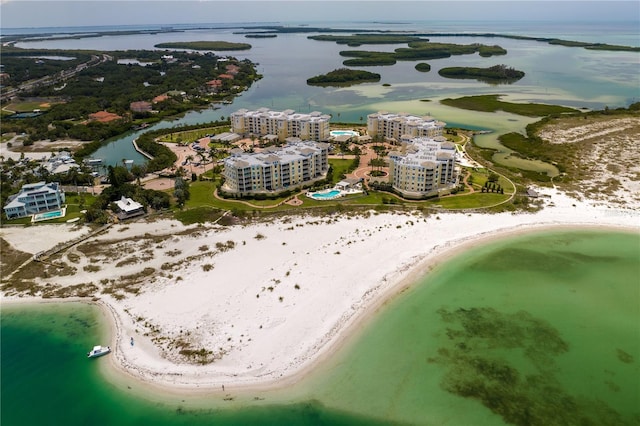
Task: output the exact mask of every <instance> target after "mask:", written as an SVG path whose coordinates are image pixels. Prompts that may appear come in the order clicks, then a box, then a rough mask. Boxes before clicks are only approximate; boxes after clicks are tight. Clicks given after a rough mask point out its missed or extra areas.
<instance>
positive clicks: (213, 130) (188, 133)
mask: <svg viewBox="0 0 640 426" xmlns="http://www.w3.org/2000/svg"><path fill="white" fill-rule="evenodd" d="M228 131H229V126H213V127H203V128H201V129H193V130H183V131H177V132H173V133H169V134H166V135H163V136H161V137H160V138H159V139H158V140H159V141H160V142H175V143H178V142H185V143H187V142H193V141H196V140H198V139H201V138H204V137H205V136H206V135H211V134H218V133H224V132H228ZM218 145H219V147H220V148H222V147H224V146H223V145H222V144H217V145H216V147H218Z"/></svg>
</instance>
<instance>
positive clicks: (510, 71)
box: [438, 65, 524, 84]
mask: <svg viewBox="0 0 640 426" xmlns="http://www.w3.org/2000/svg"><path fill="white" fill-rule="evenodd" d="M438 74H440V75H441V76H443V77H447V78H460V79H475V80H478V81H483V82H485V83H491V84H499V83H513V82H516V81H518V80H520V79H521V78H522V77H524V72H523V71H519V70H516V69H514V68H511V67H507V66H506V65H494V66H492V67H489V68H476V67H447V68H442V69H441V70H440V71H438Z"/></svg>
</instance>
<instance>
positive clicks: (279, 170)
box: [222, 141, 329, 195]
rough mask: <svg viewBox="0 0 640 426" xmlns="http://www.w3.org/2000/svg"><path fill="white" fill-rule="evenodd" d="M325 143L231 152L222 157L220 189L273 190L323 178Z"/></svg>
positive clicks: (326, 162)
mask: <svg viewBox="0 0 640 426" xmlns="http://www.w3.org/2000/svg"><path fill="white" fill-rule="evenodd" d="M328 151H329V145H328V144H326V143H323V142H313V141H303V142H295V143H289V144H288V145H286V146H284V147H282V148H277V147H269V148H267V149H265V150H264V151H263V152H260V153H253V154H252V153H238V154H232V155H231V156H229V157H227V158H226V159H225V160H224V177H225V183H224V185H223V187H222V190H223V191H225V192H229V193H233V194H237V195H249V194H259V193H274V192H275V193H277V192H281V191H285V190H287V189H292V188H299V187H301V186H304V185H307V184H311V183H313V182H315V181H317V180H320V179H324V178H325V177H326V175H327V171H328V170H329V160H328V157H327V155H328Z"/></svg>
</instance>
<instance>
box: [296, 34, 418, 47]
mask: <svg viewBox="0 0 640 426" xmlns="http://www.w3.org/2000/svg"><path fill="white" fill-rule="evenodd" d="M307 38H309V39H311V40H318V41H335V42H336V43H337V44H346V45H347V46H351V47H357V46H361V45H363V44H405V43H409V42H412V41H427V40H425V39H423V38H421V37H416V36H413V35H404V34H350V35H332V34H321V35H313V36H309V37H307Z"/></svg>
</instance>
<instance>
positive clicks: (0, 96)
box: [0, 53, 113, 101]
mask: <svg viewBox="0 0 640 426" xmlns="http://www.w3.org/2000/svg"><path fill="white" fill-rule="evenodd" d="M112 59H113V57H111V56H109V55H107V54H104V53H103V54H102V55H101V56H98V55H92V56H91V59H90V60H88V61H87V62H85V63H82V64H80V65H78V66H76V67H74V68H70V69H67V70H63V71H60V72H58V73H56V74H53V75H47V76H44V77H41V78H39V79H36V80H31V81H27V82H25V83H22V84H21V85H20V86H18V87H16V88H13V89H10V90H7V91H3V92H2V93H0V100H3V101H4V100H5V99H11V98H13V97H14V96H18V95H19V94H20V93H22V92H28V91H30V90H33V89H34V88H36V87H39V86H50V85H52V84H56V83H59V82H61V81H64V80H67V79H69V78H71V77H73V76H75V75H76V74H77V73H79V72H80V71H84V70H86V69H87V68H90V67H95V66H96V65H98V64H101V63H104V62H106V61H110V60H112Z"/></svg>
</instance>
